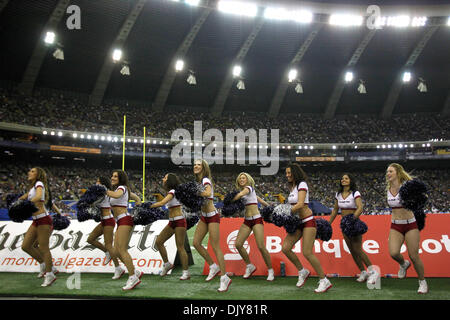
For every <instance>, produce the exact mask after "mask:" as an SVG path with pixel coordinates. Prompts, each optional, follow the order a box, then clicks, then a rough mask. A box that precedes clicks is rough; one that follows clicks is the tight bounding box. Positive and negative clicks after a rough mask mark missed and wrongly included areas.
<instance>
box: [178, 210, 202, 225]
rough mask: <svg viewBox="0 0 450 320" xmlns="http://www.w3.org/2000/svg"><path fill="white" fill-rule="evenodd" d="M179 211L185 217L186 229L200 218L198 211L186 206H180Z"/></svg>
mask: <svg viewBox="0 0 450 320" xmlns="http://www.w3.org/2000/svg"><path fill="white" fill-rule="evenodd" d="M181 212H182V213H183V216H184V218H185V219H186V224H187V227H186V230H189V229H190V228H192V227H193V226H195V225H196V224H197V223H198V221H199V220H200V215H201V212H200V211H198V212H194V211H192V210H190V209H189V208H188V207H186V206H181Z"/></svg>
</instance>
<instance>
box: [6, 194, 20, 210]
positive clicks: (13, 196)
mask: <svg viewBox="0 0 450 320" xmlns="http://www.w3.org/2000/svg"><path fill="white" fill-rule="evenodd" d="M21 196H22V195H21V194H20V193H10V194H8V195H7V196H6V207H7V208H8V209H9V207H11V206H12V205H13V203H14V202H16V201H17V200H19V198H20V197H21Z"/></svg>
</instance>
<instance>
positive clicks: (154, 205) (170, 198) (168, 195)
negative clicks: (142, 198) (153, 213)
mask: <svg viewBox="0 0 450 320" xmlns="http://www.w3.org/2000/svg"><path fill="white" fill-rule="evenodd" d="M172 199H173V194H171V193H168V194H167V196H165V197H164V199H162V200H161V201H158V202H155V203H154V204H152V205H151V206H150V208H159V207H162V206H164V205H165V204H167V203H168V202H169V201H170V200H172Z"/></svg>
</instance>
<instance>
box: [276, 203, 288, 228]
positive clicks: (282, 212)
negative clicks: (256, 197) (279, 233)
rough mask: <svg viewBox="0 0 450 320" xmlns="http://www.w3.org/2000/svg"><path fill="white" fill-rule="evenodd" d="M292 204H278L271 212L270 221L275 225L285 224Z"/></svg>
mask: <svg viewBox="0 0 450 320" xmlns="http://www.w3.org/2000/svg"><path fill="white" fill-rule="evenodd" d="M291 209H292V206H291V205H290V204H279V205H277V206H276V207H275V208H274V209H273V212H272V221H273V223H274V224H275V225H276V226H277V227H282V226H284V225H285V223H286V222H287V220H288V219H289V217H290V216H291Z"/></svg>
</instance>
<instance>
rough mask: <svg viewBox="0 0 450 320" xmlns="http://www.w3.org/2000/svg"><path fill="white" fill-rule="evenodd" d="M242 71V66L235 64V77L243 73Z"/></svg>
mask: <svg viewBox="0 0 450 320" xmlns="http://www.w3.org/2000/svg"><path fill="white" fill-rule="evenodd" d="M241 72H242V67H241V66H234V67H233V76H234V77H235V78H236V77H239V76H240V75H241Z"/></svg>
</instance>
